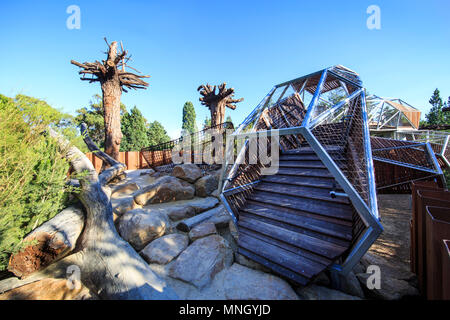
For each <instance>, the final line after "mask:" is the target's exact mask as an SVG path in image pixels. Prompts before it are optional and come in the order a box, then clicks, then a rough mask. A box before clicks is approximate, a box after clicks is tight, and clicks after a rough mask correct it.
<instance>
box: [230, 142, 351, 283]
mask: <svg viewBox="0 0 450 320" xmlns="http://www.w3.org/2000/svg"><path fill="white" fill-rule="evenodd" d="M327 151H328V153H333V152H337V151H338V150H337V149H331V148H328V149H327ZM332 190H334V191H336V192H340V193H342V192H343V191H342V189H341V188H340V186H339V185H338V184H337V182H336V181H335V180H334V178H333V177H332V175H331V174H330V172H329V171H328V169H327V168H326V167H325V166H324V165H323V163H322V162H321V161H320V159H319V158H318V157H317V155H316V154H315V153H314V152H313V151H312V149H311V148H310V147H302V148H300V149H297V150H291V151H287V152H283V153H281V154H280V167H279V171H278V173H277V174H276V175H271V176H262V177H261V179H260V182H259V183H258V184H257V185H256V186H255V187H254V190H253V192H252V193H251V195H250V196H248V198H247V199H246V200H247V201H246V203H245V204H244V205H243V206H242V207H241V209H240V210H239V221H238V230H239V241H238V246H239V247H238V252H239V253H240V254H242V255H244V256H246V257H248V258H249V259H251V260H254V261H256V262H259V263H261V264H262V265H264V266H266V267H268V268H270V269H272V270H273V271H274V272H276V273H278V274H280V275H282V276H284V277H287V278H289V279H291V280H293V281H295V282H297V283H299V284H301V285H305V284H307V283H308V282H309V281H310V280H311V279H313V278H314V277H315V276H316V275H318V274H319V273H320V272H322V271H323V270H324V269H326V268H327V267H328V266H330V265H331V264H333V262H335V261H336V260H337V259H338V258H339V257H341V256H342V255H344V254H345V253H346V251H347V250H348V249H349V247H350V244H351V240H352V217H353V212H354V209H353V206H352V205H351V203H350V201H349V200H348V198H347V197H335V198H332V197H331V195H330V191H332Z"/></svg>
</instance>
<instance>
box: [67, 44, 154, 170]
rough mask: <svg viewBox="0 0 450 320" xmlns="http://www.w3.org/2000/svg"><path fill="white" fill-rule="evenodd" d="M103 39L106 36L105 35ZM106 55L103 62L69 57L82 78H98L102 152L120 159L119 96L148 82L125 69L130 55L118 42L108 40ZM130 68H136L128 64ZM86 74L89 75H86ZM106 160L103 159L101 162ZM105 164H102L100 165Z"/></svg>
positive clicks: (94, 79) (89, 79)
mask: <svg viewBox="0 0 450 320" xmlns="http://www.w3.org/2000/svg"><path fill="white" fill-rule="evenodd" d="M105 41H106V39H105ZM106 44H107V45H108V57H107V60H103V63H100V62H98V61H95V62H93V63H91V62H84V63H79V62H77V61H74V60H72V61H71V63H72V64H74V65H76V66H77V67H80V68H82V70H80V71H79V74H82V75H83V76H82V77H81V80H85V81H89V82H90V83H91V82H100V84H101V88H102V94H103V108H104V123H105V152H106V153H107V154H108V155H110V156H111V157H112V158H113V159H115V160H117V161H118V160H119V150H120V142H121V141H122V131H121V128H120V98H121V95H122V91H125V92H127V90H126V89H125V88H124V87H127V88H128V89H146V87H148V83H147V82H145V81H143V80H142V78H149V76H144V75H136V74H134V73H131V72H127V71H126V70H125V67H126V66H127V65H126V64H127V62H128V61H129V60H130V57H127V54H128V51H126V50H124V49H123V46H122V45H121V52H120V53H118V50H117V42H116V41H113V42H111V44H108V42H107V41H106ZM127 67H128V68H131V69H133V70H135V71H136V72H139V71H137V70H136V69H134V68H132V67H130V66H127ZM86 74H90V75H92V77H88V78H86V77H85V76H86ZM104 164H105V162H104ZM103 168H105V166H103Z"/></svg>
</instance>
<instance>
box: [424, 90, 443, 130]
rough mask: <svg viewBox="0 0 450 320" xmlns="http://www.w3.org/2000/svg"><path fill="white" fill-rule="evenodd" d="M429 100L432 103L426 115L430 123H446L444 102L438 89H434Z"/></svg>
mask: <svg viewBox="0 0 450 320" xmlns="http://www.w3.org/2000/svg"><path fill="white" fill-rule="evenodd" d="M428 102H429V103H430V104H431V109H430V111H429V112H428V113H427V115H426V116H425V118H426V119H427V122H428V124H443V123H444V115H443V112H442V107H443V103H442V99H441V96H440V92H439V90H438V89H436V90H434V92H433V95H432V96H431V98H430V100H429V101H428Z"/></svg>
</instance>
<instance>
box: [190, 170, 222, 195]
mask: <svg viewBox="0 0 450 320" xmlns="http://www.w3.org/2000/svg"><path fill="white" fill-rule="evenodd" d="M218 186H219V180H218V179H217V178H216V177H214V176H212V175H206V176H204V177H201V178H200V179H198V180H197V182H195V195H196V196H198V197H207V196H209V195H211V194H212V193H213V192H214V191H215V190H217V188H218Z"/></svg>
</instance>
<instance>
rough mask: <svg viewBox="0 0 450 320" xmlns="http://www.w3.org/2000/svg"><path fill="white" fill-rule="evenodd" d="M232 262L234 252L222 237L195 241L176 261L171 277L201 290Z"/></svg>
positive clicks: (216, 236)
mask: <svg viewBox="0 0 450 320" xmlns="http://www.w3.org/2000/svg"><path fill="white" fill-rule="evenodd" d="M232 262H233V251H232V250H231V248H230V246H229V244H228V243H227V242H226V240H225V239H224V238H222V237H221V236H218V235H212V236H208V237H205V238H201V239H199V240H197V241H195V242H194V243H193V244H191V245H190V246H189V247H188V248H187V249H186V250H184V251H183V252H182V253H181V254H180V256H179V257H178V258H177V259H176V260H175V261H174V263H173V265H172V266H171V268H170V270H169V275H170V276H171V277H172V278H175V279H180V280H183V281H185V282H188V283H191V284H193V285H194V286H195V287H197V288H199V289H200V288H203V287H205V286H206V285H208V284H209V283H210V282H211V280H212V279H213V278H214V276H215V275H216V274H217V273H218V272H220V271H221V270H222V269H224V268H226V267H228V266H230V265H231V263H232Z"/></svg>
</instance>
